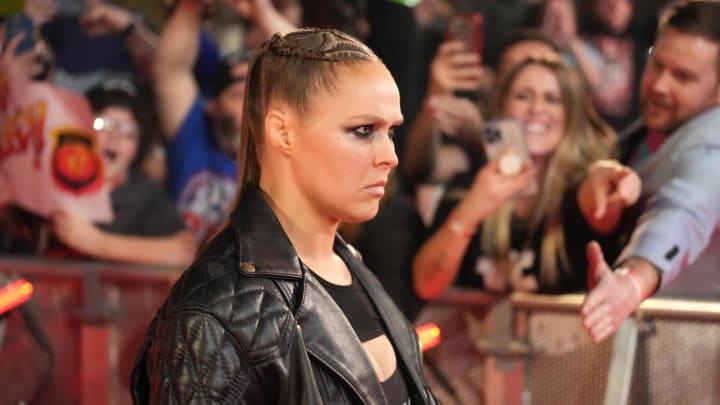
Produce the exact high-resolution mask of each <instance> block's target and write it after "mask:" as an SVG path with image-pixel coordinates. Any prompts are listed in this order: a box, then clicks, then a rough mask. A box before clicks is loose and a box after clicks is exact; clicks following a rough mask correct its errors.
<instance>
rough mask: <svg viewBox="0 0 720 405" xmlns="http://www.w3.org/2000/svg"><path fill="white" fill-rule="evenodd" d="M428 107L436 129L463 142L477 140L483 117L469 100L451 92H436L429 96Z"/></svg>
mask: <svg viewBox="0 0 720 405" xmlns="http://www.w3.org/2000/svg"><path fill="white" fill-rule="evenodd" d="M428 107H429V108H430V111H431V113H432V117H433V123H434V124H435V127H436V128H437V129H439V130H440V131H442V132H444V133H445V134H447V135H450V136H452V137H455V138H457V139H458V140H459V141H461V142H463V143H469V144H477V143H478V142H479V139H480V132H481V131H482V127H483V117H482V114H481V113H480V109H479V108H478V106H477V105H476V104H475V103H473V102H472V101H471V100H469V99H467V98H465V97H455V96H454V95H452V94H444V95H441V94H438V95H434V96H431V97H430V99H429V100H428Z"/></svg>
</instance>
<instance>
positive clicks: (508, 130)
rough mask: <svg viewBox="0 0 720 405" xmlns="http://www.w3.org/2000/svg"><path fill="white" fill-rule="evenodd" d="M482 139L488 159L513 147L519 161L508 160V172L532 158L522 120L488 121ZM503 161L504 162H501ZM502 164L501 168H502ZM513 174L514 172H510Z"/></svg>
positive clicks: (515, 169)
mask: <svg viewBox="0 0 720 405" xmlns="http://www.w3.org/2000/svg"><path fill="white" fill-rule="evenodd" d="M481 137H482V139H481V141H482V145H483V148H484V150H485V156H486V157H487V160H488V161H491V160H495V159H497V158H498V157H499V156H500V155H502V154H503V152H505V151H507V150H510V149H512V150H513V151H514V152H515V153H514V154H515V155H516V156H517V158H518V159H517V162H511V161H508V162H506V163H508V164H509V165H510V167H509V168H508V172H516V171H518V170H519V169H520V166H521V165H522V163H524V162H526V161H528V160H529V159H530V155H529V154H528V151H527V146H526V145H525V134H524V132H523V127H522V124H521V123H520V121H518V120H515V119H499V120H492V121H487V122H486V123H485V126H484V127H483V129H482V131H481ZM501 163H503V162H501ZM518 165H520V166H518ZM502 166H503V165H502V164H501V168H502ZM508 174H512V173H508Z"/></svg>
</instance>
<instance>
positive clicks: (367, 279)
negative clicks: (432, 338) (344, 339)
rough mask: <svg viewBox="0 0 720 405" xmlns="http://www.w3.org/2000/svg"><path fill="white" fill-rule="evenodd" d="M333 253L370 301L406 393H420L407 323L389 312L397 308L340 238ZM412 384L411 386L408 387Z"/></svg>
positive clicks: (415, 344) (416, 355)
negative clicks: (399, 372)
mask: <svg viewBox="0 0 720 405" xmlns="http://www.w3.org/2000/svg"><path fill="white" fill-rule="evenodd" d="M335 251H336V252H337V253H338V254H339V255H340V256H341V257H342V258H343V260H344V261H345V263H347V265H348V267H350V270H351V271H352V272H353V275H354V276H355V278H356V280H358V282H359V283H360V284H361V285H362V286H363V288H364V289H365V291H366V292H367V294H368V296H369V297H370V301H371V302H372V304H373V306H374V307H375V309H376V310H377V311H378V314H379V315H380V318H381V319H382V321H383V326H385V331H386V333H387V336H388V338H389V339H390V342H392V344H393V347H394V348H395V355H396V356H397V365H398V367H401V370H403V372H404V374H403V375H404V377H405V384H406V385H407V389H408V393H409V394H410V395H411V396H412V395H413V392H423V388H422V387H423V384H422V381H420V380H419V379H418V376H417V375H416V374H415V373H413V372H410V370H412V369H414V368H416V365H415V364H414V363H416V361H414V360H413V359H418V358H419V357H420V348H419V346H418V342H417V340H416V339H412V340H411V342H408V335H410V336H413V335H412V334H413V333H415V331H414V329H413V328H412V326H411V325H410V323H409V321H407V319H406V318H405V317H404V316H403V315H402V314H401V313H400V310H396V311H391V309H392V308H396V306H395V303H394V302H392V300H391V298H390V296H388V295H387V293H386V292H385V289H384V288H383V287H382V285H381V284H380V282H379V281H377V279H375V278H374V277H373V276H372V273H371V272H370V270H368V268H367V267H365V265H364V264H363V262H362V261H361V260H360V258H358V257H356V256H355V254H354V253H353V252H351V251H350V247H348V245H347V243H345V241H343V240H342V239H341V238H340V237H338V238H336V241H335ZM408 329H409V330H408ZM408 343H410V344H408ZM411 384H412V385H414V386H411Z"/></svg>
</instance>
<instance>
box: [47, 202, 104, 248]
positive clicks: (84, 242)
mask: <svg viewBox="0 0 720 405" xmlns="http://www.w3.org/2000/svg"><path fill="white" fill-rule="evenodd" d="M51 220H52V224H53V230H54V231H55V234H56V235H57V236H58V239H60V241H61V242H62V243H64V244H65V245H67V246H69V247H71V248H73V249H75V250H77V251H78V252H82V253H85V254H90V255H92V252H95V251H96V249H95V245H96V244H97V243H98V242H99V241H100V239H101V237H102V231H101V230H100V229H99V228H98V227H97V226H95V225H94V224H93V223H92V222H90V221H88V220H87V219H85V218H83V217H81V216H80V215H78V214H76V213H74V212H71V211H68V210H63V209H59V210H57V211H55V212H54V213H53V215H52V218H51Z"/></svg>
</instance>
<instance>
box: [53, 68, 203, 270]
mask: <svg viewBox="0 0 720 405" xmlns="http://www.w3.org/2000/svg"><path fill="white" fill-rule="evenodd" d="M138 91H139V90H138V88H137V87H135V85H134V84H133V83H132V82H130V81H128V80H125V79H108V80H105V81H104V82H102V83H101V84H100V85H98V86H97V87H94V88H93V89H91V90H90V91H89V92H88V93H87V98H88V101H89V102H90V106H91V108H92V110H93V113H94V114H95V119H94V121H93V128H94V130H95V133H96V139H97V146H98V150H99V153H100V158H101V160H102V163H103V169H104V175H105V179H104V181H105V183H106V184H107V185H108V189H109V190H110V191H111V195H110V198H111V202H112V209H113V217H114V218H113V222H112V223H110V224H93V223H91V222H89V221H88V220H87V219H85V218H84V217H82V216H81V215H80V214H79V213H75V212H72V211H69V210H63V209H61V210H58V211H56V212H55V213H54V214H53V216H52V219H51V221H52V225H53V230H54V232H55V235H56V236H57V238H58V239H59V241H60V242H62V243H63V244H64V245H65V246H66V247H69V248H71V249H72V250H74V251H76V252H77V253H79V254H81V255H83V256H86V257H91V258H95V259H100V260H107V261H118V262H124V263H134V264H144V265H170V266H181V265H186V264H188V263H190V261H192V259H193V257H194V255H195V251H196V250H197V242H196V241H195V238H194V237H193V236H192V234H191V233H190V231H188V230H187V229H186V228H185V225H184V223H183V221H182V218H180V215H179V214H178V213H177V211H176V209H175V207H174V205H173V203H172V201H171V200H170V198H169V197H168V196H166V195H165V191H164V190H163V189H162V188H161V187H160V186H158V185H156V184H154V183H152V182H151V181H149V180H148V179H146V178H145V177H144V176H143V175H141V174H140V173H139V171H137V170H135V169H136V167H137V165H138V163H139V162H140V161H141V158H142V156H143V154H144V149H145V148H144V145H145V142H143V136H144V133H145V132H146V131H144V128H145V126H146V125H145V123H146V121H147V119H146V117H145V115H144V114H143V112H144V111H147V109H145V108H143V106H142V105H143V104H142V102H141V97H140V93H138Z"/></svg>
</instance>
